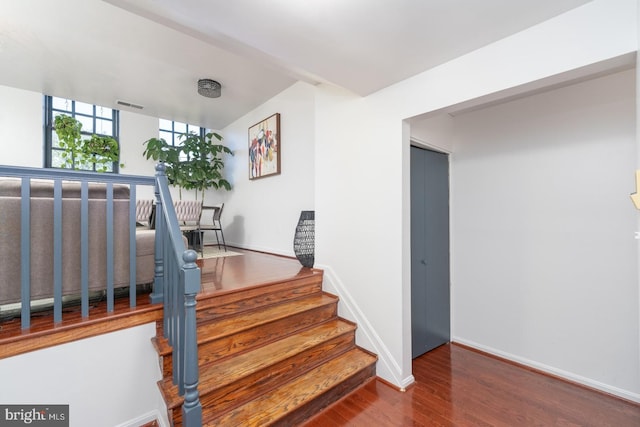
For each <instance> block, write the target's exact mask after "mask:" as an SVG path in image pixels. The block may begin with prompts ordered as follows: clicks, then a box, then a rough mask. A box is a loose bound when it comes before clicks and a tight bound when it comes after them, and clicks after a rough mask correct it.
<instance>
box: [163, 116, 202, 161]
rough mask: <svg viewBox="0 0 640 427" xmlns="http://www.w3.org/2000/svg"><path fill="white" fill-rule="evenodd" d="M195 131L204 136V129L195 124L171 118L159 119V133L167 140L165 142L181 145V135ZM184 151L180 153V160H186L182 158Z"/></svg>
mask: <svg viewBox="0 0 640 427" xmlns="http://www.w3.org/2000/svg"><path fill="white" fill-rule="evenodd" d="M189 133H195V134H196V135H199V136H200V137H202V138H204V136H205V133H206V129H205V128H203V127H200V126H196V125H189V124H186V123H180V122H174V121H171V120H165V119H160V125H159V134H160V138H161V139H164V140H165V141H167V144H169V145H173V146H179V145H182V138H181V135H183V134H189ZM183 156H185V154H184V153H182V154H180V157H181V160H187V158H186V157H185V158H182V157H183Z"/></svg>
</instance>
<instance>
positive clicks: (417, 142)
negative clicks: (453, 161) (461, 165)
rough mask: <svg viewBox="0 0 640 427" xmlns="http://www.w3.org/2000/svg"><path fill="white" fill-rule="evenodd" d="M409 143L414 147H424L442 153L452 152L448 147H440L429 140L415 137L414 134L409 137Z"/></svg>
mask: <svg viewBox="0 0 640 427" xmlns="http://www.w3.org/2000/svg"><path fill="white" fill-rule="evenodd" d="M409 145H413V146H415V147H420V148H426V149H428V150H434V151H438V152H440V153H444V154H452V153H453V151H451V150H450V149H448V148H444V147H441V146H439V145H437V144H433V143H431V142H427V141H425V140H424V139H420V138H417V137H415V136H412V137H411V138H410V140H409Z"/></svg>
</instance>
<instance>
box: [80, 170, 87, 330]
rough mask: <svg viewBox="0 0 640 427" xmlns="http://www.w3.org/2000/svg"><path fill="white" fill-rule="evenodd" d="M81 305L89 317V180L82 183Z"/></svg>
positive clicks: (85, 314) (83, 312) (83, 311)
mask: <svg viewBox="0 0 640 427" xmlns="http://www.w3.org/2000/svg"><path fill="white" fill-rule="evenodd" d="M80 305H81V310H82V317H89V182H88V181H86V180H83V181H82V182H81V184H80Z"/></svg>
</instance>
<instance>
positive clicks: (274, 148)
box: [249, 113, 281, 180]
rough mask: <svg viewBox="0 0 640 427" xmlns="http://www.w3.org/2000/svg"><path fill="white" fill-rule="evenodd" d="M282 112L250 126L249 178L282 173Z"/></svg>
mask: <svg viewBox="0 0 640 427" xmlns="http://www.w3.org/2000/svg"><path fill="white" fill-rule="evenodd" d="M280 152H281V146H280V113H275V114H273V115H271V116H269V117H267V118H266V119H264V120H261V121H259V122H258V123H256V124H255V125H253V126H251V127H249V180H254V179H259V178H265V177H268V176H273V175H279V174H280V168H281V165H280Z"/></svg>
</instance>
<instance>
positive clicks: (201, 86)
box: [198, 79, 222, 98]
mask: <svg viewBox="0 0 640 427" xmlns="http://www.w3.org/2000/svg"><path fill="white" fill-rule="evenodd" d="M221 90H222V86H221V85H220V83H218V82H217V81H215V80H211V79H200V80H198V93H199V94H200V95H202V96H206V97H207V98H218V97H220V94H221Z"/></svg>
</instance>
